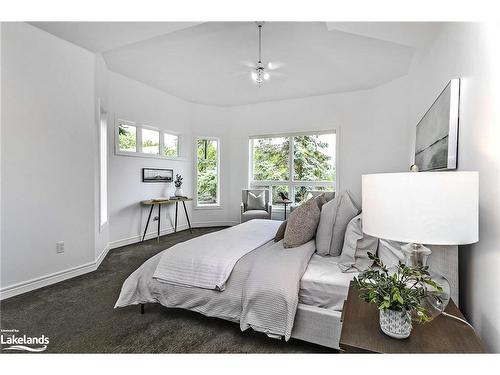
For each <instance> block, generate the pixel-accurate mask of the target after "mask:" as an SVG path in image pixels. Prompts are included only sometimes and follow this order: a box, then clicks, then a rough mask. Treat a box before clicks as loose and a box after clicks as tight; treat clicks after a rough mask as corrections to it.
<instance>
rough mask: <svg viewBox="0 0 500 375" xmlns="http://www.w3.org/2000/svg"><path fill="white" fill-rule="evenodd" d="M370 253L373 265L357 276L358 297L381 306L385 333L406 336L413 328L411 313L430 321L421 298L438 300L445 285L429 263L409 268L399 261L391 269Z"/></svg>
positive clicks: (381, 321)
mask: <svg viewBox="0 0 500 375" xmlns="http://www.w3.org/2000/svg"><path fill="white" fill-rule="evenodd" d="M368 256H369V258H370V259H371V260H373V266H372V267H370V268H369V269H367V270H366V271H364V272H362V273H361V274H360V275H359V276H358V277H357V278H354V282H355V283H356V286H357V288H358V289H359V291H360V293H359V296H360V298H361V299H363V300H364V301H366V302H368V303H372V304H374V305H376V306H377V307H378V309H379V311H380V312H379V316H380V328H381V329H382V331H383V332H384V333H385V334H386V335H388V336H390V337H394V338H397V339H404V338H407V337H408V336H409V335H410V332H411V329H412V322H411V316H412V314H414V315H415V317H416V319H417V320H418V321H420V322H421V323H425V322H427V321H429V320H430V317H429V315H428V312H427V310H426V309H425V308H424V307H423V306H422V301H423V300H424V299H426V298H428V297H430V298H435V299H437V300H439V298H440V297H439V294H440V293H441V292H442V288H441V286H439V285H438V284H437V283H436V282H435V281H434V280H432V278H431V276H430V274H429V267H428V266H421V265H419V266H411V267H410V266H407V265H405V264H403V263H401V262H399V264H398V266H397V267H396V268H395V269H391V270H389V269H388V268H387V267H386V266H385V265H384V264H383V263H382V262H381V261H380V259H379V258H378V257H376V256H375V255H373V254H372V253H368Z"/></svg>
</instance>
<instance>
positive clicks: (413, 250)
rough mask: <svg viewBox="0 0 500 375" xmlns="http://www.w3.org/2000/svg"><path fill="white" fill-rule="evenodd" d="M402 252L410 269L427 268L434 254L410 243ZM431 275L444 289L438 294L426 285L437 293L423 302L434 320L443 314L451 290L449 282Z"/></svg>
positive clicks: (432, 273) (403, 247)
mask: <svg viewBox="0 0 500 375" xmlns="http://www.w3.org/2000/svg"><path fill="white" fill-rule="evenodd" d="M401 250H402V251H403V254H404V255H405V264H406V265H407V266H410V267H418V266H424V267H425V266H427V260H428V259H429V256H430V255H431V254H432V250H431V249H429V248H428V247H425V246H424V245H421V244H415V243H409V244H406V245H404V246H401ZM429 274H430V276H431V278H432V280H434V281H435V282H436V283H437V285H439V286H440V287H441V288H442V291H441V292H438V291H437V290H436V289H435V288H434V287H432V286H430V285H426V288H427V289H428V290H431V291H433V292H434V293H435V295H436V296H435V297H431V296H429V297H426V298H424V299H423V300H422V306H423V307H424V308H425V309H426V310H427V313H428V314H429V318H430V320H432V319H434V318H435V317H436V316H438V315H439V314H441V313H442V312H443V311H444V309H445V308H446V306H447V305H448V302H449V301H450V294H451V288H450V283H449V282H448V280H447V279H446V278H445V277H444V276H443V275H440V274H438V273H436V272H434V271H432V270H429Z"/></svg>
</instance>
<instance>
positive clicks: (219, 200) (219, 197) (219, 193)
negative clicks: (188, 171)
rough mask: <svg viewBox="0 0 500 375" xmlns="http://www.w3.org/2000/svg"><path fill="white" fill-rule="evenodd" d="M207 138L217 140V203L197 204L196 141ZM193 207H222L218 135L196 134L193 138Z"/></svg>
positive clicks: (196, 208)
mask: <svg viewBox="0 0 500 375" xmlns="http://www.w3.org/2000/svg"><path fill="white" fill-rule="evenodd" d="M203 139H206V140H209V141H216V142H217V203H212V204H201V205H200V204H199V203H198V141H199V140H203ZM193 149H194V209H195V210H217V209H221V208H222V204H221V186H220V185H221V184H220V181H221V175H220V171H221V168H220V155H221V140H220V138H219V137H213V136H206V137H205V136H196V137H195V140H194V147H193Z"/></svg>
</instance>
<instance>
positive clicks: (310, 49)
mask: <svg viewBox="0 0 500 375" xmlns="http://www.w3.org/2000/svg"><path fill="white" fill-rule="evenodd" d="M33 25H35V26H37V27H40V28H42V29H44V30H46V31H48V32H50V33H53V34H55V35H57V36H60V37H62V38H64V39H67V40H69V41H71V42H73V43H75V44H78V45H80V46H82V47H84V48H87V49H89V50H91V51H95V52H102V53H103V56H104V58H105V60H106V63H107V65H108V67H109V69H110V70H112V71H115V72H117V73H121V74H123V75H125V76H128V77H130V78H133V79H136V80H138V81H141V82H144V83H146V84H148V85H150V86H153V87H156V88H158V89H160V90H162V91H164V92H167V93H169V94H172V95H175V96H178V97H180V98H183V99H185V100H188V101H191V102H195V103H202V104H211V105H221V106H231V105H240V104H248V103H257V102H263V101H270V100H281V99H289V98H298V97H307V96H313V95H322V94H329V93H338V92H344V91H352V90H362V89H370V88H373V87H376V86H378V85H381V84H383V83H386V82H388V81H390V80H393V79H395V78H397V77H400V76H402V75H405V74H406V73H407V72H408V69H409V65H410V63H411V59H412V56H413V52H414V50H415V48H421V47H422V46H423V45H425V44H428V43H429V42H430V41H431V40H432V38H433V37H434V35H435V33H436V31H437V27H438V25H439V24H435V23H434V24H432V23H373V22H370V23H345V22H342V23H330V22H328V23H325V22H268V23H266V24H265V25H264V27H263V50H262V54H263V61H264V62H265V63H268V62H272V63H275V64H276V65H278V66H279V69H277V70H275V71H271V79H270V80H269V81H266V82H265V84H264V85H263V87H261V88H258V87H257V86H256V85H255V84H254V83H253V82H252V81H251V79H250V70H251V67H250V66H251V64H254V63H255V62H256V60H257V27H256V25H255V23H253V22H206V23H188V22H185V23H182V22H161V23H149V22H145V23H130V22H120V23H113V22H109V23H106V22H104V23H98V22H92V23H90V22H87V23H85V22H83V23H80V22H63V23H50V22H44V23H33Z"/></svg>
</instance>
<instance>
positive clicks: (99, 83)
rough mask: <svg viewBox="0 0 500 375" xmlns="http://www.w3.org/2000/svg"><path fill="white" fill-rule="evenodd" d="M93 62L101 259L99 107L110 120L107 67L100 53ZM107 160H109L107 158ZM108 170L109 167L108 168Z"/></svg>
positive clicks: (105, 238)
mask: <svg viewBox="0 0 500 375" xmlns="http://www.w3.org/2000/svg"><path fill="white" fill-rule="evenodd" d="M94 63H95V81H94V87H95V96H94V104H95V108H94V122H95V126H94V129H95V133H94V134H95V138H94V151H95V153H94V176H95V177H94V181H95V183H94V185H95V186H94V195H95V197H96V199H95V202H94V217H95V221H94V228H95V258H96V259H101V258H102V257H103V256H105V254H106V250H107V248H108V242H109V212H108V222H107V223H106V224H104V225H102V226H101V225H100V224H101V223H100V219H101V218H100V204H101V202H100V198H101V197H100V178H101V176H100V173H101V172H100V159H99V158H100V147H99V146H100V131H101V130H100V127H101V123H100V121H101V114H100V111H101V108H102V109H103V110H104V111H105V112H106V118H107V123H108V126H109V123H110V121H111V118H112V116H110V114H109V111H108V67H107V66H106V62H105V61H104V58H103V57H102V55H101V54H96V55H95V56H94ZM108 161H109V160H108ZM108 170H109V168H108Z"/></svg>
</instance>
